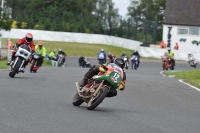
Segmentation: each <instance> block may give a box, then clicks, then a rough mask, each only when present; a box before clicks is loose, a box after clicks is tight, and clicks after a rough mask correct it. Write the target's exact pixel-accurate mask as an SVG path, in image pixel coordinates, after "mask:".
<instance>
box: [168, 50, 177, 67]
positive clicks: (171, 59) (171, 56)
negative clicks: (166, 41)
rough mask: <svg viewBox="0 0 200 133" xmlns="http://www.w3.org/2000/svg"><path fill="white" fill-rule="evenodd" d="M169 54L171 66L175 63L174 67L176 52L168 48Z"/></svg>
mask: <svg viewBox="0 0 200 133" xmlns="http://www.w3.org/2000/svg"><path fill="white" fill-rule="evenodd" d="M167 54H168V56H169V57H170V61H169V64H170V65H171V64H172V62H173V63H174V66H175V60H174V52H172V51H171V48H168V52H167Z"/></svg>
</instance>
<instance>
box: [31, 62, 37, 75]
mask: <svg viewBox="0 0 200 133" xmlns="http://www.w3.org/2000/svg"><path fill="white" fill-rule="evenodd" d="M35 64H36V61H35V60H33V62H32V63H31V68H30V72H31V73H32V72H33V71H34V70H33V68H34V67H35Z"/></svg>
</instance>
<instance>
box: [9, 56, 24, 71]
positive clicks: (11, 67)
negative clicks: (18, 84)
mask: <svg viewBox="0 0 200 133" xmlns="http://www.w3.org/2000/svg"><path fill="white" fill-rule="evenodd" d="M18 60H19V57H16V59H15V61H14V62H13V61H11V64H10V71H12V69H13V68H14V67H15V65H16V64H17V62H18ZM24 62H25V60H23V61H22V63H21V65H20V67H19V70H18V71H20V70H21V68H22V66H23V65H24ZM13 63H14V64H13Z"/></svg>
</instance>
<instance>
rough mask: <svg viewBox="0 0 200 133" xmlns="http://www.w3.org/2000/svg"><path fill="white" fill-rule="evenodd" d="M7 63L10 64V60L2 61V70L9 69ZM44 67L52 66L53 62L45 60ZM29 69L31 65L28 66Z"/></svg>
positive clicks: (0, 62)
mask: <svg viewBox="0 0 200 133" xmlns="http://www.w3.org/2000/svg"><path fill="white" fill-rule="evenodd" d="M7 62H8V60H0V69H6V68H9V66H8V65H6V63H7ZM42 66H51V62H49V61H48V60H44V62H43V64H42ZM28 67H29V65H28Z"/></svg>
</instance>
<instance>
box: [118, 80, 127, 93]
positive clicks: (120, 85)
mask: <svg viewBox="0 0 200 133" xmlns="http://www.w3.org/2000/svg"><path fill="white" fill-rule="evenodd" d="M118 89H119V90H120V91H123V90H124V89H125V86H124V82H123V81H121V82H120V84H119V86H118Z"/></svg>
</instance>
